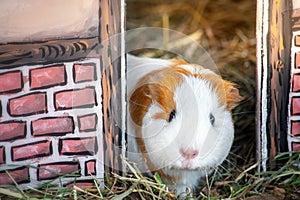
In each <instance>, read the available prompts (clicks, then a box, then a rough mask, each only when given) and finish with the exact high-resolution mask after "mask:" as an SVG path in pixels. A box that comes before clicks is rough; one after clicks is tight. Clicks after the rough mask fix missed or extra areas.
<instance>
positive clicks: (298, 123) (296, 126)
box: [292, 121, 300, 136]
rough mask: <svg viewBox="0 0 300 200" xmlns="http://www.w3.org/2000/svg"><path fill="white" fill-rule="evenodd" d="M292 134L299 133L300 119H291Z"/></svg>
mask: <svg viewBox="0 0 300 200" xmlns="http://www.w3.org/2000/svg"><path fill="white" fill-rule="evenodd" d="M292 135H293V136H296V135H300V121H292Z"/></svg>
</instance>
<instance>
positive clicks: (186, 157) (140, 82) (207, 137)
mask: <svg viewBox="0 0 300 200" xmlns="http://www.w3.org/2000/svg"><path fill="white" fill-rule="evenodd" d="M127 67H128V68H127V95H128V107H127V108H128V115H127V128H128V131H127V132H128V135H129V140H130V141H129V144H128V147H129V150H130V152H131V154H132V155H133V154H134V155H135V158H133V157H134V156H131V157H132V158H133V160H135V161H138V160H139V159H137V158H136V157H139V158H141V159H140V160H139V162H141V161H142V162H143V164H144V168H143V167H141V168H143V170H145V171H151V172H152V173H154V172H157V173H158V174H159V175H160V177H161V178H162V179H163V180H164V182H165V183H173V184H175V188H176V194H180V193H183V192H185V191H186V187H190V188H194V187H195V186H197V185H198V182H199V180H200V179H201V178H203V177H205V176H206V175H209V174H210V173H211V172H212V171H213V170H214V169H215V168H216V167H217V166H218V165H220V164H221V163H222V162H223V161H224V160H225V158H226V157H227V155H228V153H229V151H230V148H231V145H232V141H233V137H234V126H233V121H232V116H231V110H232V109H233V108H234V107H235V106H236V105H237V104H238V102H240V101H241V100H242V98H241V96H240V95H239V91H238V89H237V88H236V87H235V84H233V83H231V82H229V81H226V80H223V79H222V78H221V76H220V75H218V74H216V73H214V72H213V71H212V70H209V69H205V68H204V67H202V66H200V65H197V64H189V63H187V62H185V61H183V60H178V59H170V60H165V59H152V58H139V57H135V56H132V55H128V56H127ZM135 152H136V154H135ZM129 157H130V156H129ZM129 159H130V158H129ZM140 166H142V165H140Z"/></svg>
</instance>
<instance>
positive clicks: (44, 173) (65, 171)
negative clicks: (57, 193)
mask: <svg viewBox="0 0 300 200" xmlns="http://www.w3.org/2000/svg"><path fill="white" fill-rule="evenodd" d="M79 170H80V165H79V163H78V162H58V163H47V164H41V165H38V170H37V175H38V180H47V179H54V178H57V177H59V176H61V175H65V176H68V175H70V176H72V177H74V175H75V176H76V175H79Z"/></svg>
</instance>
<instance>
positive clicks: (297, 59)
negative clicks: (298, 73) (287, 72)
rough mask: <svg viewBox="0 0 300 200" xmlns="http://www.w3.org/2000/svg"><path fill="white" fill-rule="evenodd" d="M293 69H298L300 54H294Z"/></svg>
mask: <svg viewBox="0 0 300 200" xmlns="http://www.w3.org/2000/svg"><path fill="white" fill-rule="evenodd" d="M295 68H300V53H296V54H295Z"/></svg>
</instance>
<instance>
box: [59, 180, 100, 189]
mask: <svg viewBox="0 0 300 200" xmlns="http://www.w3.org/2000/svg"><path fill="white" fill-rule="evenodd" d="M74 186H77V187H79V188H88V187H94V186H95V183H94V180H76V182H75V183H74V182H72V183H68V184H66V185H64V187H67V188H73V187H74Z"/></svg>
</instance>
